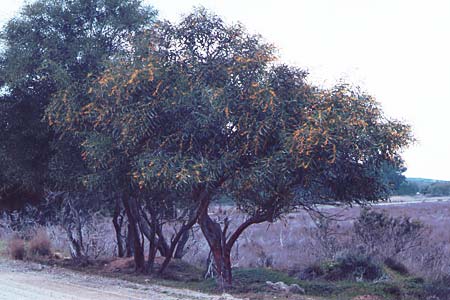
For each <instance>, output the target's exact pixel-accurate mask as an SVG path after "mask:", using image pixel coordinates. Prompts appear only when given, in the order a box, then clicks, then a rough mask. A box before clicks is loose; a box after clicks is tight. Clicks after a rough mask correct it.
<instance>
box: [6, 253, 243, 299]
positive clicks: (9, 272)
mask: <svg viewBox="0 0 450 300" xmlns="http://www.w3.org/2000/svg"><path fill="white" fill-rule="evenodd" d="M100 299H107V300H127V299H130V300H136V299H148V300H175V299H184V300H194V299H196V300H219V299H233V298H232V297H228V296H227V295H224V296H211V295H207V294H202V293H198V292H194V291H190V290H183V289H175V288H169V287H163V286H156V285H141V284H135V283H130V282H126V281H123V280H117V279H110V278H103V277H99V276H91V275H84V274H81V273H77V272H72V271H68V270H63V269H60V268H53V267H48V266H42V265H39V264H33V263H31V264H28V263H27V264H25V263H23V262H15V261H9V260H5V259H1V258H0V300H100ZM234 299H236V298H234Z"/></svg>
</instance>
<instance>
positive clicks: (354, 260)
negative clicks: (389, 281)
mask: <svg viewBox="0 0 450 300" xmlns="http://www.w3.org/2000/svg"><path fill="white" fill-rule="evenodd" d="M324 273H325V274H324V276H323V278H324V279H326V280H332V281H338V280H351V281H355V280H356V281H373V280H376V279H379V278H380V277H382V276H383V271H382V268H381V267H380V266H379V264H377V263H375V262H374V261H373V260H372V258H370V257H369V256H366V255H362V254H353V253H349V254H346V255H344V256H341V257H338V258H337V259H336V260H335V261H332V262H329V263H327V264H324Z"/></svg>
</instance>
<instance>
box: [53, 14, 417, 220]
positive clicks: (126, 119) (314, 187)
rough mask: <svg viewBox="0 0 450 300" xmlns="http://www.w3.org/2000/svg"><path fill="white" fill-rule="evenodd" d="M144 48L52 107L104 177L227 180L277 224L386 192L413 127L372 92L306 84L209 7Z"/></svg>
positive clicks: (180, 184)
mask: <svg viewBox="0 0 450 300" xmlns="http://www.w3.org/2000/svg"><path fill="white" fill-rule="evenodd" d="M147 43H148V44H147V45H146V47H145V48H144V47H142V48H139V50H140V51H138V52H137V56H136V57H135V58H134V59H132V60H130V59H129V58H128V57H125V58H122V59H120V58H118V59H116V60H115V61H114V62H113V63H112V64H111V65H110V66H109V67H108V68H107V69H106V70H105V72H104V73H103V74H102V75H101V76H98V77H95V78H93V79H92V80H91V83H90V84H89V87H88V88H87V90H86V93H83V92H80V91H76V90H73V89H68V90H66V91H65V92H63V93H61V94H60V97H59V98H55V100H54V102H53V103H52V105H51V106H50V108H51V109H49V110H48V119H49V122H50V123H51V124H52V125H53V126H54V127H55V128H57V129H58V130H60V131H69V132H74V133H75V134H77V135H80V136H84V139H85V140H84V142H83V143H82V145H83V150H84V151H85V152H84V153H85V158H86V161H87V162H88V163H89V165H90V166H91V168H92V169H93V170H94V171H95V172H96V173H97V174H101V172H104V173H106V171H107V170H112V169H114V168H115V167H117V166H119V165H120V166H122V167H123V168H122V167H121V168H119V169H120V170H121V171H122V172H123V173H122V175H125V174H127V175H126V176H129V177H130V178H129V180H128V181H131V182H132V184H133V186H134V187H135V188H137V189H144V188H145V189H149V190H152V189H159V190H164V189H167V190H174V191H184V190H186V191H192V190H193V188H194V187H197V186H199V185H200V186H205V187H208V188H211V187H213V186H215V185H216V184H217V183H219V182H220V185H221V187H222V188H225V189H226V190H227V192H228V193H229V194H230V195H231V196H232V197H233V199H234V200H235V202H236V204H237V205H238V206H239V207H240V208H241V209H242V210H244V211H245V212H247V213H249V214H251V215H264V216H265V217H266V218H267V219H268V220H273V219H275V218H277V217H278V216H279V215H280V214H282V213H283V212H286V211H289V210H290V209H292V207H293V206H296V205H298V204H300V205H313V204H317V203H323V202H326V201H330V203H334V202H345V203H353V202H364V201H378V200H379V199H380V198H385V197H387V196H388V194H389V188H388V187H387V186H386V184H385V182H384V181H383V180H382V178H381V174H382V168H381V167H380V166H381V165H386V164H387V165H391V166H392V167H394V168H396V167H400V165H401V160H400V158H399V155H398V150H399V149H400V148H401V147H403V146H404V145H406V144H407V143H408V142H409V141H410V135H409V129H408V127H407V126H405V125H403V124H401V123H398V122H395V121H391V120H388V119H386V118H385V117H384V116H383V115H382V114H381V112H380V109H379V107H378V104H377V103H376V102H375V101H374V100H373V99H372V98H371V97H370V96H368V95H366V94H364V93H362V92H361V91H359V90H356V89H352V88H350V87H349V86H346V85H342V86H337V87H335V88H333V89H331V90H322V89H319V88H316V87H313V86H310V85H308V84H307V83H306V81H305V76H306V74H305V72H303V71H301V70H298V69H296V68H292V67H288V66H284V65H277V64H276V63H275V57H274V49H273V47H272V46H271V45H268V44H265V43H263V42H262V40H261V38H260V37H258V36H252V35H249V34H248V33H246V32H245V30H244V29H243V28H242V26H240V25H233V26H227V25H226V24H224V23H223V21H222V20H221V19H220V18H218V17H217V16H214V15H210V14H209V13H208V12H206V11H204V10H202V9H200V10H197V11H195V12H194V13H193V14H190V15H188V16H187V17H186V18H185V19H183V20H182V21H181V22H180V24H178V25H172V24H170V23H160V24H158V26H156V27H155V28H154V29H153V30H152V31H151V34H150V36H149V37H148V39H147ZM107 140H108V143H107V144H105V142H106V141H107ZM102 147H103V148H102ZM101 149H105V150H101ZM123 163H124V164H123ZM294 199H296V201H298V202H296V201H294ZM331 199H333V200H331Z"/></svg>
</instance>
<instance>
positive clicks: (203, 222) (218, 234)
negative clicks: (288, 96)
mask: <svg viewBox="0 0 450 300" xmlns="http://www.w3.org/2000/svg"><path fill="white" fill-rule="evenodd" d="M266 220H267V218H266V217H264V216H259V215H257V216H253V217H250V218H249V219H248V220H246V221H245V222H244V223H242V224H241V225H240V226H239V227H238V228H237V229H236V230H235V231H234V232H233V234H232V235H231V236H230V238H229V239H228V241H227V237H226V234H227V230H228V225H229V223H228V221H227V220H225V225H224V228H223V229H222V228H221V226H220V224H219V223H218V222H215V221H213V220H212V219H211V217H210V216H209V215H208V208H207V207H206V209H204V210H203V211H202V212H201V214H200V216H199V219H198V223H199V225H200V228H201V230H202V232H203V235H204V236H205V238H206V240H207V242H208V245H209V247H210V249H211V253H212V255H213V258H214V263H215V265H216V271H217V275H218V278H217V281H218V284H219V286H220V287H221V288H222V289H224V290H225V289H228V288H230V287H231V286H232V283H233V274H232V268H231V249H232V248H233V246H234V244H235V242H236V241H237V239H238V238H239V236H240V235H241V234H242V233H243V232H244V231H245V229H247V228H248V227H249V226H251V225H252V224H257V223H262V222H264V221H266Z"/></svg>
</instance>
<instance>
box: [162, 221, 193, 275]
mask: <svg viewBox="0 0 450 300" xmlns="http://www.w3.org/2000/svg"><path fill="white" fill-rule="evenodd" d="M196 222H197V215H194V216H192V217H191V219H190V220H189V221H188V222H187V223H185V224H183V226H181V228H180V230H178V232H177V233H176V235H175V237H174V238H173V239H172V241H171V243H170V248H169V251H168V253H167V256H166V258H165V259H164V262H163V263H162V265H161V268H160V269H159V274H162V273H163V272H164V270H165V269H166V268H167V266H168V265H169V263H170V261H171V260H172V257H173V254H174V252H175V249H176V248H177V246H179V242H180V239H181V238H182V237H183V235H184V234H185V233H187V234H188V238H189V230H190V229H191V228H192V226H194V225H195V223H196ZM185 243H186V242H185Z"/></svg>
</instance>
